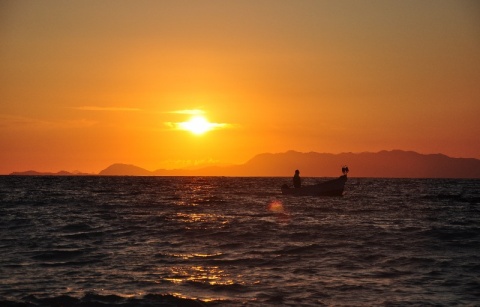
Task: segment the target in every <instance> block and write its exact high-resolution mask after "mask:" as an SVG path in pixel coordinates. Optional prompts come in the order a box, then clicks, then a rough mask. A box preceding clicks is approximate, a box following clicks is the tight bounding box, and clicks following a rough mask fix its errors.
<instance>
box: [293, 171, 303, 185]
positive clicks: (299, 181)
mask: <svg viewBox="0 0 480 307" xmlns="http://www.w3.org/2000/svg"><path fill="white" fill-rule="evenodd" d="M293 186H294V187H295V188H297V189H298V188H300V187H301V186H302V179H300V171H299V170H298V169H297V170H296V171H295V175H294V176H293Z"/></svg>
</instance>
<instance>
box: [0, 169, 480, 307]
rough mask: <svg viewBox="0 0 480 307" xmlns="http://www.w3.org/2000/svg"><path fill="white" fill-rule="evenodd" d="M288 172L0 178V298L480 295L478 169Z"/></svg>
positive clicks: (12, 301) (423, 298) (304, 299)
mask: <svg viewBox="0 0 480 307" xmlns="http://www.w3.org/2000/svg"><path fill="white" fill-rule="evenodd" d="M321 180H322V178H304V183H305V184H308V183H314V182H316V181H321ZM284 183H288V184H291V178H279V177H276V178H235V177H99V176H98V177H97V176H91V177H89V176H86V177H56V176H46V177H42V176H1V177H0V305H1V306H92V305H93V306H112V305H114V306H330V305H336V306H342V305H344V306H480V180H456V179H367V178H349V180H348V181H347V183H346V186H345V192H344V196H343V197H298V196H297V197H296V196H283V195H281V192H280V186H281V185H282V184H284Z"/></svg>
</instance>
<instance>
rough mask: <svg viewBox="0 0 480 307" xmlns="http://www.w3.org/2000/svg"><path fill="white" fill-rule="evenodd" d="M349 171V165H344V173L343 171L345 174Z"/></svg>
mask: <svg viewBox="0 0 480 307" xmlns="http://www.w3.org/2000/svg"><path fill="white" fill-rule="evenodd" d="M348 172H349V170H348V166H346V165H345V166H343V167H342V173H343V174H344V175H346V174H348Z"/></svg>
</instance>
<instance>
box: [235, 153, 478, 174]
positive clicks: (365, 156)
mask: <svg viewBox="0 0 480 307" xmlns="http://www.w3.org/2000/svg"><path fill="white" fill-rule="evenodd" d="M342 165H348V166H349V168H350V171H351V172H350V175H351V176H355V177H385V178H480V160H478V159H466V158H451V157H447V156H445V155H442V154H429V155H424V154H419V153H416V152H412V151H401V150H393V151H380V152H378V153H369V152H366V153H341V154H327V153H315V152H310V153H300V152H295V151H289V152H286V153H279V154H261V155H257V156H255V157H254V158H253V159H251V160H250V161H248V162H247V163H246V164H245V165H243V166H242V167H241V172H242V173H243V174H250V175H254V176H255V175H257V176H258V175H261V174H269V176H285V175H292V176H293V172H294V170H295V169H300V171H301V174H302V175H303V176H312V177H317V176H327V177H331V176H338V175H340V173H341V167H342Z"/></svg>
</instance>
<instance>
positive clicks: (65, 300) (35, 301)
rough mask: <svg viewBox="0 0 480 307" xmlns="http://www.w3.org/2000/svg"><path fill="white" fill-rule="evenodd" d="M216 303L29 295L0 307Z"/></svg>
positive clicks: (196, 306) (166, 297)
mask: <svg viewBox="0 0 480 307" xmlns="http://www.w3.org/2000/svg"><path fill="white" fill-rule="evenodd" d="M218 303H219V302H216V301H209V302H207V301H202V300H199V299H190V298H183V297H178V296H175V295H172V294H146V295H143V296H133V297H125V296H120V295H115V294H112V295H99V294H96V293H86V294H85V295H84V296H83V297H80V298H77V297H74V296H70V295H59V296H54V297H42V298H40V297H37V296H35V295H29V296H26V297H24V298H23V299H21V300H0V306H4V307H19V306H27V307H30V306H31V307H34V306H97V307H102V306H119V307H134V306H139V307H150V306H186V307H205V306H213V305H217V304H218Z"/></svg>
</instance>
